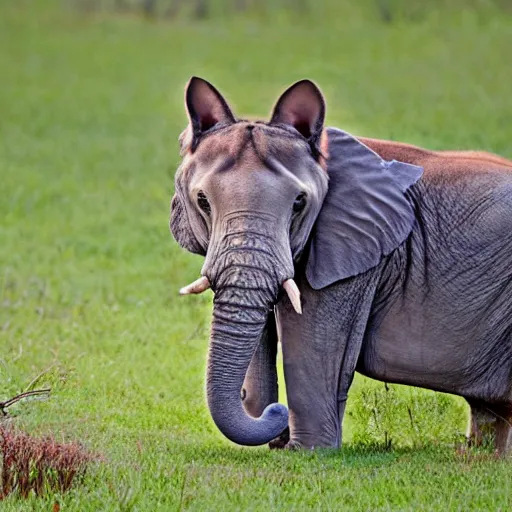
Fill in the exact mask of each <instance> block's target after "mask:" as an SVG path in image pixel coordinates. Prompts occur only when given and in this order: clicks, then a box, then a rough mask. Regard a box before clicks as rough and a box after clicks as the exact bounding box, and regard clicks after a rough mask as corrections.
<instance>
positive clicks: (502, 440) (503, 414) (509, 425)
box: [495, 404, 512, 456]
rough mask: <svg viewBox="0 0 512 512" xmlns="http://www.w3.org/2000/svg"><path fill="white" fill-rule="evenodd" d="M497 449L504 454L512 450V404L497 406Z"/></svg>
mask: <svg viewBox="0 0 512 512" xmlns="http://www.w3.org/2000/svg"><path fill="white" fill-rule="evenodd" d="M495 414H496V438H495V448H496V451H497V452H498V453H499V454H500V455H502V456H504V455H509V454H510V453H511V451H512V405H510V404H508V405H504V406H500V407H496V409H495Z"/></svg>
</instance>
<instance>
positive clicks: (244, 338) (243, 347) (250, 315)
mask: <svg viewBox="0 0 512 512" xmlns="http://www.w3.org/2000/svg"><path fill="white" fill-rule="evenodd" d="M266 320H267V311H265V310H264V309H263V308H248V307H246V306H245V307H244V306H231V305H227V304H219V303H218V302H217V300H216V301H215V304H214V310H213V322H212V332H211V338H210V350H209V355H208V370H207V371H208V373H207V398H208V407H209V408H210V413H211V415H212V418H213V421H214V422H215V424H216V425H217V427H218V428H219V430H220V431H221V432H222V433H223V434H224V435H225V436H226V437H227V438H228V439H230V440H231V441H233V442H235V443H238V444H243V445H260V444H265V443H268V442H269V441H271V440H272V439H274V438H275V437H277V436H278V435H279V434H281V432H282V431H283V430H284V429H285V428H286V427H287V426H288V410H287V408H286V407H285V406H284V405H281V404H271V405H269V406H267V407H266V408H265V410H264V411H263V414H262V415H261V417H260V418H257V419H256V418H253V417H252V416H249V415H248V414H247V412H246V411H245V409H244V407H243V404H242V398H241V395H240V393H241V390H242V385H243V382H244V378H245V375H246V373H247V369H248V367H249V363H250V362H251V358H252V356H253V354H254V351H255V349H256V347H257V346H258V345H259V343H260V342H261V336H262V335H263V331H264V329H265V324H266Z"/></svg>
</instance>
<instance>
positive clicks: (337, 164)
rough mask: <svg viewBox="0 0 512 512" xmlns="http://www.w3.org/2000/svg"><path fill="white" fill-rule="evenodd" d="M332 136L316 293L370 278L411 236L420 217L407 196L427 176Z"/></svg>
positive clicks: (319, 223)
mask: <svg viewBox="0 0 512 512" xmlns="http://www.w3.org/2000/svg"><path fill="white" fill-rule="evenodd" d="M327 134H328V139H329V159H328V161H327V173H328V175H329V188H328V191H327V195H326V197H325V199H324V202H323V205H322V209H321V210H320V213H319V215H318V217H317V220H316V224H315V227H314V229H313V233H312V235H311V246H310V253H309V257H308V261H307V266H306V276H307V279H308V281H309V283H310V285H311V286H312V288H314V289H315V290H318V289H320V288H324V287H325V286H328V285H330V284H332V283H334V282H336V281H340V280H341V279H345V278H348V277H352V276H355V275H357V274H361V273H363V272H366V271H367V270H369V269H371V268H372V267H374V266H376V265H377V264H378V263H379V262H380V261H381V259H382V258H383V257H384V256H387V255H388V254H390V253H391V252H392V251H393V250H394V249H396V248H397V247H398V246H399V245H400V244H401V243H402V242H403V241H404V240H405V239H406V238H407V237H408V236H409V233H410V232H411V230H412V228H413V226H414V223H415V214H414V210H413V208H412V206H411V204H410V202H409V200H408V199H407V197H406V195H405V193H406V191H407V189H408V188H409V187H410V186H411V185H413V184H414V183H416V182H417V181H418V180H419V179H420V177H421V175H422V174H423V169H422V168H421V167H417V166H415V165H410V164H405V163H402V162H397V161H394V160H393V161H391V162H388V161H385V160H383V159H382V158H381V157H380V156H379V155H377V154H376V153H374V152H373V151H372V150H371V149H370V148H368V147H367V146H365V145H364V144H363V143H361V142H360V141H358V140H357V139H355V138H354V137H352V136H351V135H349V134H348V133H345V132H343V131H341V130H337V129H334V128H328V129H327Z"/></svg>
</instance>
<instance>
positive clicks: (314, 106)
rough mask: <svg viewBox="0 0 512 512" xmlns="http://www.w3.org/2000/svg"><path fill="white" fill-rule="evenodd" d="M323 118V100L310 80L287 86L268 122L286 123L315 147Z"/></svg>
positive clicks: (318, 143) (318, 141) (318, 90)
mask: <svg viewBox="0 0 512 512" xmlns="http://www.w3.org/2000/svg"><path fill="white" fill-rule="evenodd" d="M324 120H325V100H324V97H323V96H322V93H321V92H320V89H319V88H318V87H317V86H316V85H315V84H314V83H313V82H311V81H310V80H301V81H300V82H297V83H295V84H293V85H292V86H291V87H289V88H288V89H287V90H286V91H285V92H284V93H283V94H282V95H281V97H280V98H279V99H278V100H277V103H276V105H275V107H274V111H273V112H272V117H271V119H270V124H286V125H289V126H292V127H293V128H295V129H296V130H297V131H298V132H299V133H300V134H301V135H302V136H303V137H305V138H306V139H308V141H309V142H310V144H312V145H314V146H315V147H319V145H320V137H321V135H322V129H323V126H324Z"/></svg>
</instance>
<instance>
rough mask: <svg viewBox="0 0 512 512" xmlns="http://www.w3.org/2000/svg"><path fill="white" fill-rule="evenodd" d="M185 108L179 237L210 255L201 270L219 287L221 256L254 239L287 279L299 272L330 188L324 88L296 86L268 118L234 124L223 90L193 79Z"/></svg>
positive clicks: (175, 228)
mask: <svg viewBox="0 0 512 512" xmlns="http://www.w3.org/2000/svg"><path fill="white" fill-rule="evenodd" d="M186 106H187V112H188V116H189V119H190V124H189V126H188V127H187V129H186V130H185V132H184V133H183V134H182V136H181V137H180V144H181V151H182V155H183V162H182V165H181V167H180V169H179V171H178V173H177V176H176V194H175V196H174V198H173V202H172V216H171V230H172V232H173V235H174V236H175V238H176V239H177V240H178V242H179V243H180V244H181V245H182V246H183V247H185V248H187V249H188V250H190V251H192V252H195V253H197V254H202V255H204V256H206V261H205V264H204V267H203V271H202V274H203V275H204V276H207V277H208V279H209V281H210V283H211V285H212V286H213V287H214V289H216V288H217V280H218V279H219V277H220V274H221V270H223V267H224V266H225V263H228V262H227V261H226V262H224V261H223V259H222V257H221V253H222V254H223V255H224V257H227V258H228V259H229V254H226V253H225V251H226V250H227V249H229V248H230V247H236V246H238V247H239V250H243V249H244V248H250V247H249V246H246V244H247V243H249V240H251V243H252V244H255V245H254V248H255V249H257V248H258V246H261V247H260V249H268V250H269V251H271V252H272V253H273V255H274V257H275V258H274V259H273V260H272V259H268V260H266V266H269V267H273V268H272V269H271V268H268V269H267V270H269V272H273V273H275V276H273V277H275V278H277V279H278V280H279V282H278V283H276V285H275V286H278V285H280V284H281V283H282V282H283V281H284V280H286V279H287V278H291V277H293V272H294V271H293V261H294V260H295V261H296V260H297V259H298V258H299V257H300V255H301V253H302V251H303V249H304V247H305V244H306V241H307V239H308V236H309V233H310V231H311V228H312V226H313V224H314V221H315V219H316V217H317V215H318V212H319V210H320V206H321V204H322V201H323V199H324V197H325V194H326V192H327V174H326V172H325V168H322V164H324V165H325V159H324V158H323V157H322V154H324V153H325V152H326V147H325V146H324V147H323V148H322V145H323V144H324V145H325V143H326V137H325V136H324V138H323V139H322V133H323V131H322V130H323V120H324V112H325V106H324V101H323V98H322V95H321V93H320V91H319V90H318V89H317V88H316V86H315V85H314V84H312V83H311V82H309V81H303V82H299V83H298V84H296V85H295V86H293V87H292V88H290V89H289V90H288V91H286V92H285V93H284V94H283V96H282V97H281V99H280V100H279V101H278V103H277V105H276V107H275V109H274V113H273V115H272V120H271V121H270V123H261V122H248V121H241V120H236V119H235V117H234V116H233V114H232V112H231V110H230V108H229V107H228V105H227V104H226V102H225V100H224V99H223V98H222V96H221V95H220V93H219V92H218V91H217V90H216V89H214V88H213V86H212V85H210V84H208V83H207V82H205V81H203V80H200V79H196V78H194V79H192V80H191V82H190V83H189V85H188V87H187V91H186ZM251 230H252V232H251ZM267 246H272V248H270V247H267ZM245 263H249V262H247V261H246V262H245Z"/></svg>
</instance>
